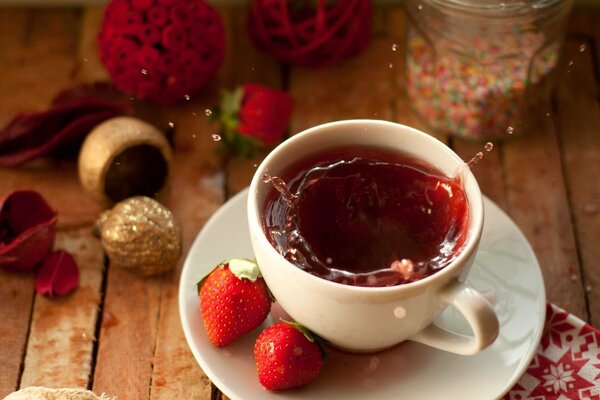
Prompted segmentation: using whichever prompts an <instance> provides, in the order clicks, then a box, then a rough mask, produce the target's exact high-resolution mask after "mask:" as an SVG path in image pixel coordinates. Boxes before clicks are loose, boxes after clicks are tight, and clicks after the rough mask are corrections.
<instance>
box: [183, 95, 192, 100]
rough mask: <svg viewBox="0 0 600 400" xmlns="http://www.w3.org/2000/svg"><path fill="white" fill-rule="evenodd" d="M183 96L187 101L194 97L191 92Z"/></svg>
mask: <svg viewBox="0 0 600 400" xmlns="http://www.w3.org/2000/svg"><path fill="white" fill-rule="evenodd" d="M183 98H184V99H186V100H187V101H190V100H191V99H192V97H191V96H190V95H189V94H186V95H185V96H183Z"/></svg>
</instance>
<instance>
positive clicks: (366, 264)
mask: <svg viewBox="0 0 600 400" xmlns="http://www.w3.org/2000/svg"><path fill="white" fill-rule="evenodd" d="M265 181H267V182H268V183H265V184H271V185H273V187H272V188H271V190H270V191H269V193H268V194H267V197H266V200H265V205H264V212H263V229H264V231H265V232H266V234H267V237H268V239H269V241H270V242H271V244H272V245H273V247H275V249H277V251H279V252H280V253H281V254H282V255H283V256H284V257H285V258H286V259H287V260H289V261H290V262H292V263H293V264H295V265H296V266H298V267H299V268H302V269H303V270H305V271H307V272H310V273H311V274H314V275H316V276H319V277H321V278H324V279H327V280H330V281H334V282H339V283H344V284H349V285H357V286H392V285H398V284H402V283H407V282H412V281H416V280H419V279H422V278H424V277H426V276H428V275H431V274H433V273H435V272H436V271H438V270H440V269H441V268H443V267H445V266H446V265H448V264H449V263H450V262H451V261H452V260H453V259H454V258H455V257H456V255H457V254H458V253H459V252H460V249H461V248H462V245H463V242H464V239H465V235H466V232H465V230H466V223H467V218H468V215H467V214H468V211H467V210H468V206H467V200H466V197H465V194H464V192H463V189H462V186H461V184H460V181H459V179H453V178H449V177H447V176H444V175H443V174H442V173H441V172H440V171H438V170H437V169H436V168H434V167H433V166H431V165H427V164H425V163H423V162H422V161H418V160H415V159H414V158H413V157H410V156H408V155H405V154H399V153H397V152H390V151H388V150H382V149H375V148H366V149H365V148H344V149H329V150H326V151H324V152H321V153H318V154H316V155H314V156H311V157H310V158H308V159H305V160H303V161H301V162H299V163H296V164H295V165H293V166H292V167H291V168H289V169H288V170H286V171H284V172H283V173H281V174H278V176H277V177H273V178H271V179H269V177H266V179H265Z"/></svg>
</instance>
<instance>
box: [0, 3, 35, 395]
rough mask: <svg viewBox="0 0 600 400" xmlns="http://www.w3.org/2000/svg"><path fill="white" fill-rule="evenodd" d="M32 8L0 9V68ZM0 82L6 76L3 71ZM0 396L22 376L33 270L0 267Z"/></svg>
mask: <svg viewBox="0 0 600 400" xmlns="http://www.w3.org/2000/svg"><path fill="white" fill-rule="evenodd" d="M32 15H33V14H32V12H31V11H29V10H24V9H19V10H16V9H15V10H13V9H6V10H3V12H2V13H0V71H2V70H6V69H8V68H6V67H5V68H3V66H4V65H5V62H10V60H11V59H12V58H14V57H15V56H14V51H15V49H16V50H18V49H20V48H21V47H23V46H25V43H26V39H27V35H28V31H29V29H28V21H29V20H31V18H32ZM0 82H2V86H3V85H4V82H5V79H4V78H2V75H1V74H0ZM9 98H10V96H8V95H7V93H6V92H0V123H2V122H1V121H5V120H7V119H8V115H7V112H6V111H5V110H4V104H7V103H8V102H9ZM3 182H4V171H3V170H0V196H3V195H4V194H5V193H6V192H8V191H9V190H11V189H12V188H13V187H12V186H10V185H6V184H4V183H3ZM0 287H2V290H1V291H0V304H2V307H0V320H1V321H4V323H2V324H0V337H2V338H3V339H2V340H1V341H0V397H4V396H6V395H7V394H8V393H10V392H12V391H13V390H15V389H16V388H17V384H18V381H19V378H20V376H19V375H20V371H19V369H20V367H19V365H20V364H21V361H22V360H23V353H24V351H25V343H26V341H27V332H28V329H29V318H30V315H31V307H32V302H33V297H34V296H33V274H30V273H18V274H17V273H12V272H7V271H3V270H0Z"/></svg>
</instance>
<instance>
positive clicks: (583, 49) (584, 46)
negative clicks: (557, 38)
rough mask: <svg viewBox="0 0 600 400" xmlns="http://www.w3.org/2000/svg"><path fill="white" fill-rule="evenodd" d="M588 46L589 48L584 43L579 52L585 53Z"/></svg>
mask: <svg viewBox="0 0 600 400" xmlns="http://www.w3.org/2000/svg"><path fill="white" fill-rule="evenodd" d="M586 48H587V47H586V45H585V44H582V45H581V46H579V52H580V53H583V52H584V51H585V49H586Z"/></svg>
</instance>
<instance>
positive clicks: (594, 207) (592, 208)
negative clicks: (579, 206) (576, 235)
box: [583, 203, 600, 214]
mask: <svg viewBox="0 0 600 400" xmlns="http://www.w3.org/2000/svg"><path fill="white" fill-rule="evenodd" d="M599 211H600V205H598V204H597V203H586V204H584V205H583V212H584V213H586V214H598V212H599Z"/></svg>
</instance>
